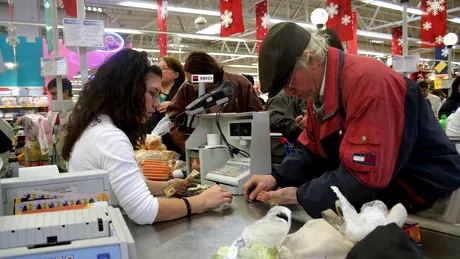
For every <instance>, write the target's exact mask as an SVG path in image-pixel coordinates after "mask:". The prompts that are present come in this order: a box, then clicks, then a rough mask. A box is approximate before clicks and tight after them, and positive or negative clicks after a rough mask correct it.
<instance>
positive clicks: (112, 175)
mask: <svg viewBox="0 0 460 259" xmlns="http://www.w3.org/2000/svg"><path fill="white" fill-rule="evenodd" d="M161 76H162V72H161V69H160V68H159V67H157V66H152V67H149V61H148V59H147V54H146V53H145V52H137V51H135V50H132V49H123V50H120V51H119V52H118V53H116V54H114V55H113V56H111V57H110V58H109V59H108V60H107V61H106V62H105V63H104V64H102V65H101V67H100V68H99V69H98V70H97V72H96V75H95V76H94V78H93V79H92V80H91V81H89V82H88V83H87V84H86V86H85V87H84V88H83V91H82V92H81V94H80V97H79V99H78V102H77V103H76V105H75V106H74V108H73V111H72V114H71V115H70V119H69V123H68V125H67V135H66V136H65V140H64V147H63V157H64V159H66V160H67V161H69V172H70V173H71V172H75V171H84V170H96V169H100V170H104V171H107V172H108V173H109V181H110V185H111V187H112V190H113V191H114V193H115V196H116V197H117V199H118V201H119V203H120V206H121V207H122V208H123V209H124V210H125V211H126V213H127V215H128V217H129V218H130V219H131V220H133V221H134V222H136V223H137V224H141V225H143V224H152V223H153V222H159V221H167V220H172V219H177V218H181V217H184V216H186V215H187V216H189V215H190V214H192V213H195V212H199V211H203V210H206V209H210V208H214V207H217V206H219V205H221V204H223V203H231V201H232V193H230V192H228V191H226V190H225V189H223V188H221V187H220V186H217V185H215V186H213V187H211V188H210V189H208V190H206V191H204V192H203V193H201V194H200V195H198V196H194V197H190V198H187V199H185V198H184V199H183V200H180V199H157V198H156V197H154V195H164V190H165V188H166V187H167V186H169V185H170V184H172V183H175V182H177V181H181V180H178V179H175V180H170V181H168V182H158V181H149V180H145V178H144V176H143V175H142V172H141V169H140V167H139V165H138V164H137V162H136V160H135V159H134V148H137V147H138V146H139V145H141V144H143V142H144V140H145V135H144V132H143V130H144V128H143V124H144V123H146V122H147V120H148V118H149V117H150V116H152V114H153V113H154V112H155V109H156V108H157V107H158V106H159V105H160V103H159V96H160V94H161ZM184 191H185V188H181V190H180V192H182V193H183V192H184Z"/></svg>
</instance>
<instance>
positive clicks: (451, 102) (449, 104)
mask: <svg viewBox="0 0 460 259" xmlns="http://www.w3.org/2000/svg"><path fill="white" fill-rule="evenodd" d="M459 86H460V76H457V77H456V78H455V80H454V82H453V83H452V93H451V94H450V97H449V98H447V100H446V101H445V102H444V104H443V105H442V106H441V109H439V112H438V114H439V118H441V116H442V115H446V116H447V117H449V115H450V114H451V113H452V112H453V111H455V110H457V108H458V107H459V106H460V92H459Z"/></svg>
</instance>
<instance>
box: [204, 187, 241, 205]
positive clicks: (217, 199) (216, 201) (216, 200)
mask: <svg viewBox="0 0 460 259" xmlns="http://www.w3.org/2000/svg"><path fill="white" fill-rule="evenodd" d="M198 197H199V198H201V199H202V201H203V203H204V209H205V210H206V209H214V208H217V207H219V206H220V205H222V204H224V203H232V200H233V194H232V193H231V192H229V191H227V190H226V189H224V188H222V187H220V186H219V185H214V186H212V187H211V188H209V189H207V190H206V191H204V192H202V193H201V194H200V195H198Z"/></svg>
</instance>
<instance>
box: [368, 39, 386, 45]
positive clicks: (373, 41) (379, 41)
mask: <svg viewBox="0 0 460 259" xmlns="http://www.w3.org/2000/svg"><path fill="white" fill-rule="evenodd" d="M369 42H370V43H374V44H383V43H385V41H384V40H370V41H369Z"/></svg>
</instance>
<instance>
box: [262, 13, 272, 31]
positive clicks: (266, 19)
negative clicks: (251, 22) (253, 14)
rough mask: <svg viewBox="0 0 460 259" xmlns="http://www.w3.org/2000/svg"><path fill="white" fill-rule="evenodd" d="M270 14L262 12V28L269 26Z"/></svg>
mask: <svg viewBox="0 0 460 259" xmlns="http://www.w3.org/2000/svg"><path fill="white" fill-rule="evenodd" d="M270 18H271V17H270V15H269V14H268V13H264V16H262V27H263V28H264V29H267V28H268V26H270Z"/></svg>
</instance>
